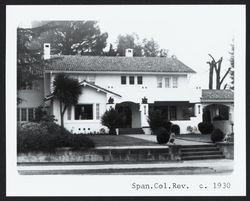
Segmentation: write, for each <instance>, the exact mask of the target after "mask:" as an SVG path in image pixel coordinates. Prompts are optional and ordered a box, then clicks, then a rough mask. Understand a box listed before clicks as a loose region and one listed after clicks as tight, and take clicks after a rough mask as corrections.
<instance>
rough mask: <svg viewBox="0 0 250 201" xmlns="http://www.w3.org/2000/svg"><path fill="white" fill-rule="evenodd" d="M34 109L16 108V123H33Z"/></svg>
mask: <svg viewBox="0 0 250 201" xmlns="http://www.w3.org/2000/svg"><path fill="white" fill-rule="evenodd" d="M34 118H35V108H17V121H33V120H34Z"/></svg>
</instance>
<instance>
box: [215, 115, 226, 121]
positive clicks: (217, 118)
mask: <svg viewBox="0 0 250 201" xmlns="http://www.w3.org/2000/svg"><path fill="white" fill-rule="evenodd" d="M213 120H214V121H221V120H226V118H225V117H223V116H220V115H217V116H215V117H214V118H213Z"/></svg>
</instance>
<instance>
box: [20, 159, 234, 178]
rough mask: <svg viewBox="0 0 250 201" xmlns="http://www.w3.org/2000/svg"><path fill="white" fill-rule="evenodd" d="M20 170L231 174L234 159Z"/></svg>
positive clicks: (23, 170)
mask: <svg viewBox="0 0 250 201" xmlns="http://www.w3.org/2000/svg"><path fill="white" fill-rule="evenodd" d="M17 169H18V172H19V173H20V174H23V175H35V174H39V175H40V174H123V175H130V174H131V175H145V174H150V175H157V174H172V175H173V174H181V175H189V174H230V173H231V172H232V171H233V160H227V159H219V160H196V161H182V162H159V163H155V162H148V163H132V164H126V163H125V164H117V163H113V164H110V163H105V164H70V163H67V164H66V163H62V164H30V165H27V164H26V165H18V166H17Z"/></svg>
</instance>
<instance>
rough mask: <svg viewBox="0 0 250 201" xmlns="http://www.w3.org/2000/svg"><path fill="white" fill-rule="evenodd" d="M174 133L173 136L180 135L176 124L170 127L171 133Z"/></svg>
mask: <svg viewBox="0 0 250 201" xmlns="http://www.w3.org/2000/svg"><path fill="white" fill-rule="evenodd" d="M172 132H173V133H174V134H175V135H179V134H180V126H179V125H177V124H173V125H172V127H171V133H172Z"/></svg>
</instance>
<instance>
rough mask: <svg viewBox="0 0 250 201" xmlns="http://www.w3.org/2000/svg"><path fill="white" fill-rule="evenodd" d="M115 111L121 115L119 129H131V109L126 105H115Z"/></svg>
mask: <svg viewBox="0 0 250 201" xmlns="http://www.w3.org/2000/svg"><path fill="white" fill-rule="evenodd" d="M117 111H118V112H119V113H120V114H122V124H121V126H120V127H121V128H131V126H132V112H131V108H130V107H129V106H127V105H121V106H119V105H117Z"/></svg>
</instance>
